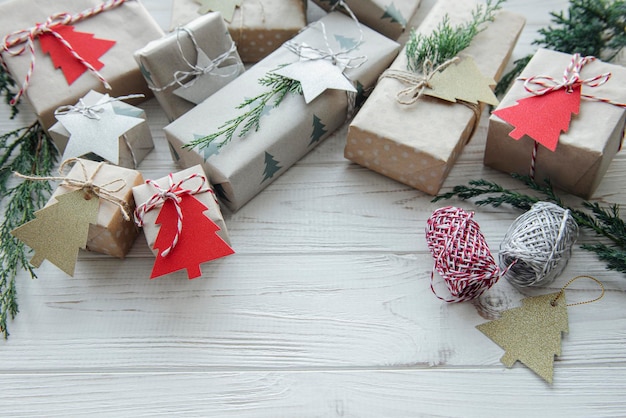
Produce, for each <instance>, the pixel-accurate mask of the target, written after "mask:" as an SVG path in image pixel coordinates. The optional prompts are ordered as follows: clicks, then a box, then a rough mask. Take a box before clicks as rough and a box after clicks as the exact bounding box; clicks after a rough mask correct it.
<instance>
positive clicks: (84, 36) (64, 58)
mask: <svg viewBox="0 0 626 418" xmlns="http://www.w3.org/2000/svg"><path fill="white" fill-rule="evenodd" d="M51 30H52V31H54V32H55V33H56V35H55V34H52V33H43V34H41V35H40V36H39V42H40V43H41V50H42V51H43V52H44V53H46V54H50V58H51V59H52V63H53V64H54V67H55V68H60V69H61V71H63V75H65V79H66V80H67V84H72V83H73V82H74V81H76V79H78V77H80V76H81V75H82V74H83V73H85V72H86V71H88V68H87V67H86V66H85V64H84V63H83V62H81V60H80V59H79V58H77V57H76V56H75V55H74V54H73V53H72V51H71V50H70V48H68V45H69V46H71V49H73V51H74V52H75V53H76V54H78V55H79V56H80V57H81V58H82V59H83V60H84V61H85V62H87V63H89V64H90V65H91V66H92V67H93V68H94V69H96V70H100V69H101V68H102V67H104V63H102V62H101V61H100V60H99V58H100V57H101V56H102V55H104V54H105V53H106V52H107V51H108V50H109V49H111V48H112V47H113V45H115V41H110V40H107V39H99V38H95V37H94V35H93V34H91V33H86V32H77V31H75V30H74V26H71V25H58V26H54V27H53V28H51ZM64 41H65V42H64Z"/></svg>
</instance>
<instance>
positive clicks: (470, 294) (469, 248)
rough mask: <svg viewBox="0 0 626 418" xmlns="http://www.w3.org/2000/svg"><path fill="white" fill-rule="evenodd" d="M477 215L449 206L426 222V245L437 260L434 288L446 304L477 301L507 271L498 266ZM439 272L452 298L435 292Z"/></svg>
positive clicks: (432, 285)
mask: <svg viewBox="0 0 626 418" xmlns="http://www.w3.org/2000/svg"><path fill="white" fill-rule="evenodd" d="M473 216H474V214H473V213H472V212H466V211H465V210H463V209H461V208H457V207H454V206H446V207H443V208H440V209H437V210H435V211H434V212H433V214H432V215H431V216H430V217H429V218H428V220H427V222H426V242H427V244H428V248H429V249H430V252H431V254H432V256H433V259H434V266H433V269H432V271H431V274H430V288H431V290H432V291H433V293H434V294H435V296H437V297H438V298H439V299H441V300H443V301H445V302H464V301H467V300H471V299H475V298H477V297H479V296H480V295H482V294H483V293H484V292H485V291H486V290H487V289H489V288H490V287H491V286H493V285H494V284H495V283H496V282H497V281H498V279H499V278H500V276H501V274H503V273H504V272H506V269H505V270H504V272H503V271H501V270H500V268H499V267H498V265H497V264H496V261H495V260H494V258H493V256H492V255H491V251H490V250H489V246H488V245H487V242H486V241H485V237H484V236H483V234H482V233H481V232H480V226H479V225H478V223H476V221H475V220H474V219H473ZM435 271H437V272H438V273H439V275H440V276H441V277H442V278H443V280H444V283H445V285H446V287H447V289H448V291H449V293H450V295H451V297H450V298H446V297H442V296H440V295H439V294H438V293H437V291H436V290H435V283H434V280H435Z"/></svg>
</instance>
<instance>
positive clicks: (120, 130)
mask: <svg viewBox="0 0 626 418" xmlns="http://www.w3.org/2000/svg"><path fill="white" fill-rule="evenodd" d="M107 100H109V96H108V95H107V94H105V95H104V96H102V98H101V99H100V100H99V101H98V103H97V106H96V107H95V108H94V109H95V110H100V109H102V111H101V112H97V113H96V115H97V116H98V118H97V119H96V118H89V117H87V116H84V115H82V114H81V113H79V112H68V113H66V114H62V115H57V116H56V118H57V120H58V121H59V122H61V124H62V125H63V127H64V128H65V129H67V130H68V132H69V133H70V139H69V141H68V143H67V146H66V148H65V151H64V152H63V160H67V159H69V158H73V157H81V156H83V155H86V154H89V153H90V152H92V153H94V154H96V155H98V156H99V157H101V158H104V159H105V160H107V161H110V162H111V163H113V164H116V165H118V164H119V160H120V137H121V136H122V135H124V134H125V133H126V132H128V131H129V130H130V129H132V128H134V127H135V126H137V125H139V124H140V123H142V122H143V121H144V120H143V119H142V118H138V117H130V116H125V115H120V114H119V113H116V112H115V110H114V109H113V105H112V104H111V103H104V102H105V101H107Z"/></svg>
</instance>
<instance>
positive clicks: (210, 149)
mask: <svg viewBox="0 0 626 418" xmlns="http://www.w3.org/2000/svg"><path fill="white" fill-rule="evenodd" d="M205 136H206V135H198V134H193V139H194V140H196V139H200V138H204V137H205ZM198 152H200V153H202V156H203V157H204V161H206V160H208V159H209V157H211V156H212V155H217V154H219V153H220V143H219V142H218V141H211V142H209V144H208V145H207V146H206V147H204V146H203V147H202V148H200V149H199V150H198ZM176 155H178V153H177V154H176ZM178 158H179V159H180V156H178Z"/></svg>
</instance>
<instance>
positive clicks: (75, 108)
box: [54, 94, 145, 120]
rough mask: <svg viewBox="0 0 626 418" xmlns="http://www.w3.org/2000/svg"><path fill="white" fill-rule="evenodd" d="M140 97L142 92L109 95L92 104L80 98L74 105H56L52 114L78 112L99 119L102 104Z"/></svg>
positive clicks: (102, 109)
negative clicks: (116, 95) (103, 99)
mask: <svg viewBox="0 0 626 418" xmlns="http://www.w3.org/2000/svg"><path fill="white" fill-rule="evenodd" d="M141 97H145V96H144V95H143V94H129V95H128V96H120V97H111V98H109V99H107V100H105V101H103V102H98V103H95V104H92V105H87V104H85V102H84V101H83V99H82V98H80V99H79V100H78V104H76V105H63V106H60V107H58V108H57V109H56V110H55V111H54V115H55V116H58V115H67V114H69V113H80V114H81V115H83V116H85V117H86V118H89V119H96V120H100V116H99V115H98V113H102V112H104V108H103V107H102V106H103V105H105V104H107V103H113V102H119V101H122V100H130V99H138V98H141Z"/></svg>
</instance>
